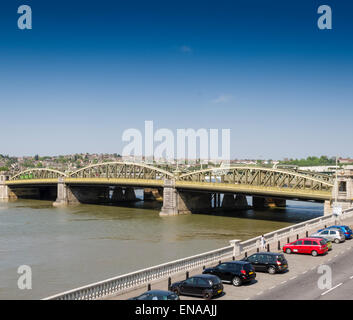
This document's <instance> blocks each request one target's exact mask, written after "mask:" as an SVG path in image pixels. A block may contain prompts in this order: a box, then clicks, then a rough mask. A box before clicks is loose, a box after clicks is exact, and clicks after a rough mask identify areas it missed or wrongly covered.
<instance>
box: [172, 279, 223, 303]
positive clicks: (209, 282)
mask: <svg viewBox="0 0 353 320" xmlns="http://www.w3.org/2000/svg"><path fill="white" fill-rule="evenodd" d="M170 290H171V291H173V292H174V293H175V294H177V295H191V296H200V297H203V298H204V299H211V298H212V297H214V296H217V295H220V294H221V293H222V292H223V284H222V281H221V279H219V278H218V277H216V276H213V275H208V274H199V275H196V276H193V277H190V278H188V279H186V280H184V281H179V282H175V283H173V284H172V285H171V287H170Z"/></svg>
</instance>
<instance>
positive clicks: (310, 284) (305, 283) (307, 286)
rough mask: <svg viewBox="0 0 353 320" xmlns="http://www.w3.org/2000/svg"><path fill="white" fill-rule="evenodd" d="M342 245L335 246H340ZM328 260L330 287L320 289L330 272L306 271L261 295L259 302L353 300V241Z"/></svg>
mask: <svg viewBox="0 0 353 320" xmlns="http://www.w3.org/2000/svg"><path fill="white" fill-rule="evenodd" d="M338 246H340V245H336V246H335V247H338ZM328 256H329V257H328V259H325V260H326V261H325V265H327V266H329V267H330V270H331V274H332V280H331V287H330V288H328V287H326V288H322V289H320V288H319V283H322V281H320V277H322V276H323V274H325V275H328V272H327V271H324V272H323V273H319V272H318V271H319V270H318V268H312V269H310V270H309V271H308V272H303V273H302V274H301V275H299V276H297V277H296V278H295V279H291V280H289V281H287V282H286V283H285V284H282V285H278V286H276V287H275V288H272V289H271V290H266V291H265V292H264V293H262V294H258V295H257V296H256V297H255V298H254V299H256V300H352V299H353V240H349V241H346V245H345V246H344V247H343V246H342V245H341V248H339V249H338V248H334V249H333V250H332V251H331V252H330V253H329V254H328Z"/></svg>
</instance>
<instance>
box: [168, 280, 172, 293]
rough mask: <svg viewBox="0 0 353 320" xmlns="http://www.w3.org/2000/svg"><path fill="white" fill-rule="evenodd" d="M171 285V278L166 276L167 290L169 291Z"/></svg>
mask: <svg viewBox="0 0 353 320" xmlns="http://www.w3.org/2000/svg"><path fill="white" fill-rule="evenodd" d="M171 286H172V278H171V277H168V291H170V287H171Z"/></svg>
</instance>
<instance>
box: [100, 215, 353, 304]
mask: <svg viewBox="0 0 353 320" xmlns="http://www.w3.org/2000/svg"><path fill="white" fill-rule="evenodd" d="M352 223H353V219H349V221H348V220H346V221H342V224H346V225H350V226H351V227H352ZM273 251H274V252H276V251H275V250H273ZM277 252H278V251H277ZM285 257H286V259H287V261H288V267H289V270H288V272H286V273H282V274H274V275H271V274H268V273H262V272H261V273H260V272H257V273H256V279H255V280H254V281H253V282H251V283H248V284H245V285H242V286H240V287H234V286H233V285H231V284H227V283H224V293H223V295H222V296H219V297H215V298H214V299H216V300H218V299H219V300H249V299H255V300H285V299H289V300H297V299H299V300H303V299H304V300H305V299H309V300H312V299H320V300H322V299H353V294H352V293H353V240H346V241H345V242H343V243H340V244H335V243H333V244H332V250H331V251H329V252H328V253H327V254H325V255H323V256H317V257H313V256H311V255H303V254H285ZM322 265H325V266H329V267H330V270H331V272H332V281H331V283H332V285H331V287H329V286H327V285H326V287H325V286H324V287H322V286H321V287H322V289H320V288H319V285H318V281H319V279H322V278H320V277H322V276H323V275H326V274H327V271H324V273H319V267H320V266H322ZM320 268H326V269H325V270H327V269H328V268H327V267H320ZM200 273H202V269H196V270H193V271H192V272H190V273H189V274H190V276H193V275H196V274H200ZM184 279H185V273H183V274H179V275H176V276H172V283H173V282H176V281H180V280H184ZM321 282H322V281H321ZM167 288H168V281H167V279H164V280H160V281H158V282H156V283H152V289H160V290H167ZM145 291H147V286H146V287H143V288H139V289H136V290H133V291H130V292H127V293H124V294H121V295H117V296H111V297H106V298H105V299H110V300H111V299H113V300H125V299H128V298H131V297H134V296H138V295H140V294H142V293H143V292H145ZM180 300H202V298H197V297H190V296H180Z"/></svg>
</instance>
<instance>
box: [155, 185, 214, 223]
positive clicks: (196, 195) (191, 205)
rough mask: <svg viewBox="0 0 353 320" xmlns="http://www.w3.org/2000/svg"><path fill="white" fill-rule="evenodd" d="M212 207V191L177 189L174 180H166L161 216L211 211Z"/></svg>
mask: <svg viewBox="0 0 353 320" xmlns="http://www.w3.org/2000/svg"><path fill="white" fill-rule="evenodd" d="M211 208H212V205H211V193H201V192H189V191H181V190H177V189H176V188H175V181H174V180H165V181H164V188H163V206H162V210H161V212H160V215H161V216H172V215H178V214H190V213H192V212H202V211H204V210H207V211H209V210H210V209H211Z"/></svg>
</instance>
